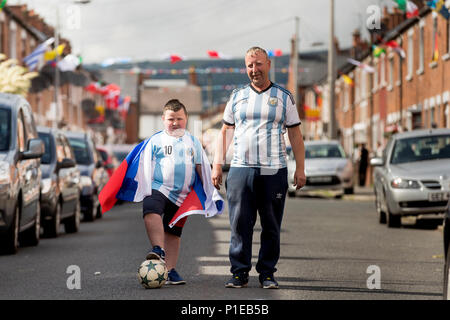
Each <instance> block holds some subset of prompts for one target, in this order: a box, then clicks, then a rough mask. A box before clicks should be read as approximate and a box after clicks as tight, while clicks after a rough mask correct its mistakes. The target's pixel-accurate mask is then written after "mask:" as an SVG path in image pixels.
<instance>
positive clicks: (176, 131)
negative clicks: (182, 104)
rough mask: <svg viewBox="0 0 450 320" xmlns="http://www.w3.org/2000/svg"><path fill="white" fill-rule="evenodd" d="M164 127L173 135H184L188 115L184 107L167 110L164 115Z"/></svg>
mask: <svg viewBox="0 0 450 320" xmlns="http://www.w3.org/2000/svg"><path fill="white" fill-rule="evenodd" d="M162 120H163V123H164V128H165V129H166V131H167V132H168V133H169V134H170V135H173V136H178V135H183V134H184V130H185V129H186V124H187V116H186V114H185V113H184V110H183V109H180V110H178V111H172V110H166V111H165V112H164V113H163V115H162Z"/></svg>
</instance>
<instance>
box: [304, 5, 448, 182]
mask: <svg viewBox="0 0 450 320" xmlns="http://www.w3.org/2000/svg"><path fill="white" fill-rule="evenodd" d="M415 2H416V4H417V6H418V7H419V9H420V10H419V15H418V16H415V17H412V18H406V15H405V14H404V13H403V12H401V11H399V10H398V9H394V11H393V12H391V13H389V12H388V11H387V9H385V10H384V16H383V19H382V24H381V25H382V26H383V30H378V32H374V33H373V34H372V35H371V37H372V39H371V44H372V45H374V46H369V50H366V51H365V52H364V51H359V52H355V53H354V55H353V57H352V58H354V60H356V61H357V62H359V63H360V65H359V66H357V65H355V64H354V63H350V62H349V63H348V64H346V65H344V66H343V67H341V68H340V69H339V70H338V73H337V74H338V75H337V80H336V87H335V95H336V96H335V101H336V104H335V113H336V119H337V122H338V128H339V130H338V133H339V138H340V140H341V141H342V143H343V145H344V149H345V150H346V152H347V153H348V154H354V153H355V150H356V148H357V146H358V145H359V144H361V143H365V144H366V146H367V148H368V149H369V151H370V152H371V153H372V154H375V153H376V151H377V149H379V148H380V147H383V146H384V144H385V143H386V141H387V138H388V137H389V135H390V134H392V133H395V132H398V131H405V130H414V129H419V128H435V127H436V128H450V107H449V102H450V60H449V59H450V21H449V19H446V18H445V17H444V16H443V15H442V14H441V13H438V12H437V11H435V10H432V9H431V8H429V7H427V6H425V5H424V4H423V3H422V2H420V1H415ZM447 5H448V2H447ZM327 92H328V86H327V83H326V79H323V81H321V82H318V83H316V84H315V85H314V86H311V87H310V88H309V89H308V90H307V92H306V93H305V105H307V106H308V108H309V109H313V110H314V109H316V110H319V111H320V114H321V116H320V117H319V118H318V119H309V120H310V121H308V118H306V131H307V132H306V136H307V137H309V138H310V139H314V138H316V139H317V138H321V137H324V136H325V135H326V130H323V128H324V126H325V127H326V125H327V122H328V119H329V117H328V115H327V112H326V108H327V105H328V97H327ZM318 94H320V95H322V96H321V99H317V95H318ZM318 101H322V103H321V105H319V104H318ZM369 170H370V169H369ZM367 183H370V180H369V181H368V182H367Z"/></svg>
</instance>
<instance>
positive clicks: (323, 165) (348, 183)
mask: <svg viewBox="0 0 450 320" xmlns="http://www.w3.org/2000/svg"><path fill="white" fill-rule="evenodd" d="M287 155H288V182H289V187H288V195H289V196H295V195H296V190H295V187H294V186H293V184H294V172H295V168H296V164H295V158H294V153H293V151H292V149H291V148H288V149H287ZM305 175H306V184H305V186H304V187H303V188H302V189H301V191H311V190H342V192H343V193H345V194H351V193H353V183H354V179H353V163H352V160H351V159H350V158H349V157H347V156H346V154H345V151H344V149H343V148H342V146H341V144H340V143H339V142H338V141H334V140H330V141H323V140H321V141H305Z"/></svg>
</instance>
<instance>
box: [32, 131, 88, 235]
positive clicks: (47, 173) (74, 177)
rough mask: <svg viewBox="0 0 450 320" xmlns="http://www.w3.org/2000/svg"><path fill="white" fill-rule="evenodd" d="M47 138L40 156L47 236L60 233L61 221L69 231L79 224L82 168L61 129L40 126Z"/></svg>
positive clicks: (42, 213) (43, 214) (44, 226)
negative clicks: (79, 167) (79, 166)
mask: <svg viewBox="0 0 450 320" xmlns="http://www.w3.org/2000/svg"><path fill="white" fill-rule="evenodd" d="M37 129H38V134H39V138H41V140H42V141H43V142H44V145H45V152H44V154H43V155H42V157H41V170H42V181H41V225H42V227H43V229H44V235H45V236H47V237H56V236H58V230H59V226H60V223H61V222H62V223H63V224H64V229H65V231H66V232H67V233H74V232H77V231H78V229H79V225H80V193H81V190H80V187H79V183H80V170H79V169H78V167H77V164H76V160H75V154H74V152H73V150H72V147H71V146H70V144H69V141H68V140H67V138H66V136H65V135H64V134H63V132H62V131H60V130H57V129H50V128H47V127H38V128H37Z"/></svg>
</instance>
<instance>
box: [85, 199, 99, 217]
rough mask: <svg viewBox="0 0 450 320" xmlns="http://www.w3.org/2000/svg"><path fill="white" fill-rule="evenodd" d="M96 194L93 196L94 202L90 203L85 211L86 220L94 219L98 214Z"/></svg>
mask: <svg viewBox="0 0 450 320" xmlns="http://www.w3.org/2000/svg"><path fill="white" fill-rule="evenodd" d="M95 203H96V200H95V196H94V197H92V203H91V204H90V205H89V207H88V208H87V210H86V211H84V212H83V220H84V221H94V220H95V217H96V215H97V210H96V207H95Z"/></svg>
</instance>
